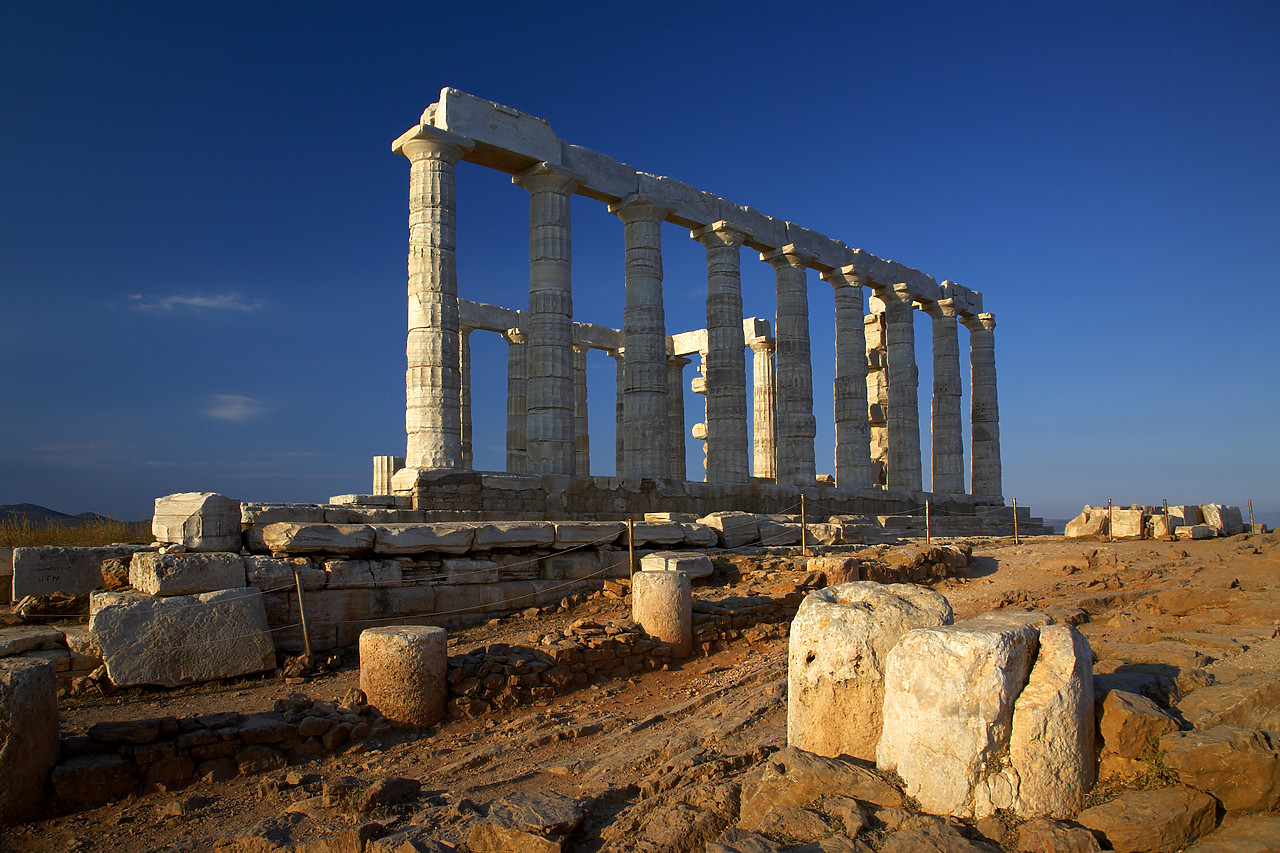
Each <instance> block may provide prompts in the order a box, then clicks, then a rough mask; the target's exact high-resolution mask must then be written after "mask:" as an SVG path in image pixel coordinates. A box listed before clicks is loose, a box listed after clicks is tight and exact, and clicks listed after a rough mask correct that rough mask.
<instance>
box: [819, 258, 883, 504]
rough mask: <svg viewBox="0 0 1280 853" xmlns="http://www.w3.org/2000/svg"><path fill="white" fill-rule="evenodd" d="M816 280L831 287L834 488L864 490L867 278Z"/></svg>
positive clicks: (867, 477)
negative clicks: (864, 298) (833, 318)
mask: <svg viewBox="0 0 1280 853" xmlns="http://www.w3.org/2000/svg"><path fill="white" fill-rule="evenodd" d="M822 278H823V279H824V280H825V281H826V282H827V283H828V284H830V285H831V286H832V288H833V289H834V291H833V292H834V295H835V308H836V378H835V382H834V393H835V398H834V399H835V419H836V420H835V428H836V460H835V462H836V485H837V486H838V487H840V488H842V489H862V488H867V487H869V486H871V485H872V483H873V480H872V467H871V423H870V421H869V419H868V415H867V413H868V401H867V335H866V325H865V324H866V312H865V311H864V309H863V303H862V288H863V287H864V286H865V285H866V284H867V278H866V276H864V275H862V274H861V273H859V272H858V271H857V270H855V269H854V268H853V267H851V266H848V267H840V268H839V269H833V270H831V271H830V272H826V273H823V274H822Z"/></svg>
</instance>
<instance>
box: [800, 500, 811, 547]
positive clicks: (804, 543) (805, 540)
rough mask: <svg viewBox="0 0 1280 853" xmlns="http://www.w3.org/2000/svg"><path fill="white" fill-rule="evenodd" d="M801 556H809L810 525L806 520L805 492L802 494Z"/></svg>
mask: <svg viewBox="0 0 1280 853" xmlns="http://www.w3.org/2000/svg"><path fill="white" fill-rule="evenodd" d="M800 556H801V557H807V556H809V523H808V521H806V520H805V513H804V492H801V493H800Z"/></svg>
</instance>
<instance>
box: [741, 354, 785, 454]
mask: <svg viewBox="0 0 1280 853" xmlns="http://www.w3.org/2000/svg"><path fill="white" fill-rule="evenodd" d="M748 345H749V346H750V347H751V378H752V383H751V384H752V390H751V396H752V403H753V404H754V412H753V414H754V419H753V422H752V431H751V445H752V446H751V476H753V477H758V478H759V479H761V480H773V479H774V478H776V477H777V476H778V443H777V430H776V427H777V417H778V411H777V388H776V387H775V386H774V371H773V353H774V350H775V349H776V348H777V345H776V343H775V342H774V340H773V338H753V339H752V340H751V341H749V342H748Z"/></svg>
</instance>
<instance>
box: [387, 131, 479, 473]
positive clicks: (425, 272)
mask: <svg viewBox="0 0 1280 853" xmlns="http://www.w3.org/2000/svg"><path fill="white" fill-rule="evenodd" d="M473 146H474V143H473V142H472V141H471V140H470V139H468V138H466V137H463V136H459V135H457V134H454V133H449V132H447V131H443V130H438V129H436V128H433V127H429V126H427V125H422V126H420V127H418V128H416V129H414V130H412V131H409V132H408V133H406V134H405V135H403V136H401V137H400V138H399V139H397V140H396V141H395V143H393V144H392V150H393V151H395V152H396V153H398V154H402V155H404V156H405V157H407V158H408V159H409V163H410V167H409V169H410V171H409V265H408V270H409V323H408V328H409V331H408V340H407V342H406V345H405V353H406V359H407V362H408V366H407V368H406V371H405V431H406V432H407V434H408V441H407V448H406V450H405V464H406V465H407V466H408V467H409V468H458V467H460V466H461V464H462V415H461V412H460V411H459V404H460V400H461V389H462V376H461V372H460V365H461V355H460V353H459V352H458V334H459V325H458V272H457V259H456V257H455V254H456V249H457V242H456V237H455V229H456V227H457V226H456V219H457V209H456V197H455V194H454V182H453V172H454V166H455V165H456V164H457V162H458V161H459V160H461V159H462V157H463V155H464V154H466V153H467V152H468V151H470V150H471V149H472V147H473Z"/></svg>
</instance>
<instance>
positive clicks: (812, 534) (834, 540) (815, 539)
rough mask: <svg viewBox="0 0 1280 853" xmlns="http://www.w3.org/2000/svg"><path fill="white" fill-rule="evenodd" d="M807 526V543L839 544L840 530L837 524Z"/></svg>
mask: <svg viewBox="0 0 1280 853" xmlns="http://www.w3.org/2000/svg"><path fill="white" fill-rule="evenodd" d="M805 526H806V527H807V528H808V533H809V540H808V541H809V544H810V545H812V544H814V543H817V544H819V545H839V544H840V530H841V525H839V524H809V525H805Z"/></svg>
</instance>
